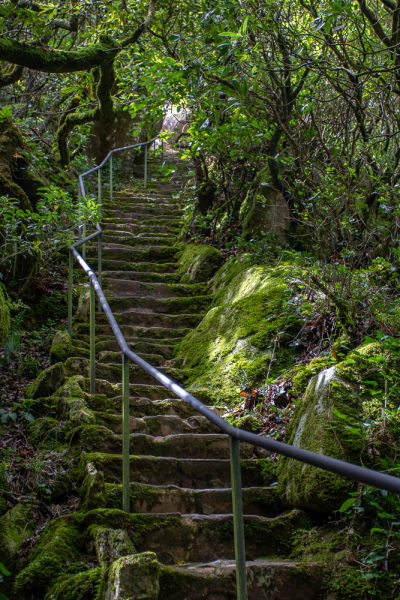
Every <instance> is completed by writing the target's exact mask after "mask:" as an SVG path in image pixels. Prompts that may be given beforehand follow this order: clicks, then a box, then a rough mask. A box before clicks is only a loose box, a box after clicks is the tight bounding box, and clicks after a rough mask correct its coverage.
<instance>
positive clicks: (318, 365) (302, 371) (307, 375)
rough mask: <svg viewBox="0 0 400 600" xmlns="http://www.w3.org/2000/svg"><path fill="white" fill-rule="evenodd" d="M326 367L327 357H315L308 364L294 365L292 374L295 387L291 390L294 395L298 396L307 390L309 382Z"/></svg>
mask: <svg viewBox="0 0 400 600" xmlns="http://www.w3.org/2000/svg"><path fill="white" fill-rule="evenodd" d="M324 367H326V359H325V358H314V359H313V360H311V361H310V362H309V363H308V364H306V365H298V366H296V367H293V368H292V369H291V371H290V375H291V377H292V381H293V387H292V388H291V390H290V393H291V395H292V396H294V397H297V396H300V395H301V394H303V393H304V392H305V391H306V388H307V385H308V382H309V381H310V379H311V378H312V377H314V375H316V374H317V373H319V372H320V371H321V370H322V369H323V368H324Z"/></svg>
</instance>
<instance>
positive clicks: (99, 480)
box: [79, 462, 107, 511]
mask: <svg viewBox="0 0 400 600" xmlns="http://www.w3.org/2000/svg"><path fill="white" fill-rule="evenodd" d="M106 505H107V499H106V491H105V485H104V473H103V471H98V470H97V469H96V467H95V466H94V465H93V464H92V463H90V462H89V463H87V465H86V477H85V479H84V480H83V484H82V487H81V489H80V502H79V510H82V511H88V510H92V509H95V508H104V507H105V506H106Z"/></svg>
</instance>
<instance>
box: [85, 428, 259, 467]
mask: <svg viewBox="0 0 400 600" xmlns="http://www.w3.org/2000/svg"><path fill="white" fill-rule="evenodd" d="M129 440H130V452H131V453H132V454H139V455H140V454H142V455H145V456H150V455H151V456H157V457H160V456H166V457H174V458H215V457H218V458H229V456H230V451H229V438H228V436H227V435H224V434H214V433H210V434H196V433H181V434H178V435H167V436H165V437H155V436H151V435H146V434H143V433H131V434H130V436H129ZM78 442H79V445H80V447H81V448H82V450H84V451H86V452H110V453H111V454H121V452H122V436H121V435H118V434H116V433H113V432H112V431H111V430H109V429H107V428H106V427H101V426H97V425H86V426H85V427H84V428H83V429H82V430H80V432H79V435H78V434H76V435H75V437H74V441H73V443H74V444H75V445H76V444H77V443H78ZM253 455H254V447H253V446H252V445H251V444H247V443H245V442H240V456H241V458H242V459H246V458H252V457H253Z"/></svg>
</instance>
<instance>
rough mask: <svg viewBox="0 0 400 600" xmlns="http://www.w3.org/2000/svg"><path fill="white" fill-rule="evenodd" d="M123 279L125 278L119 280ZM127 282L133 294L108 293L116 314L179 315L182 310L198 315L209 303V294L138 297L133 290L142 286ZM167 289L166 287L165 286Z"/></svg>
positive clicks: (107, 296)
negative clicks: (183, 296)
mask: <svg viewBox="0 0 400 600" xmlns="http://www.w3.org/2000/svg"><path fill="white" fill-rule="evenodd" d="M119 281H123V280H119ZM129 283H134V282H127V288H128V289H127V291H129V287H130V288H131V291H132V295H128V294H126V296H123V297H120V296H118V297H114V296H109V295H108V294H106V298H107V301H108V304H109V305H110V308H111V310H112V312H113V313H114V316H115V315H118V314H120V313H123V314H126V313H127V312H130V313H136V312H140V313H145V314H149V315H152V314H153V315H154V316H155V315H158V314H159V313H161V314H164V315H169V316H172V315H179V314H180V313H181V312H184V313H188V314H193V315H196V314H197V313H199V312H201V313H202V312H204V309H205V308H206V307H207V305H208V304H209V298H208V297H207V296H192V297H189V298H177V297H146V296H140V297H137V296H136V295H135V294H134V293H133V292H134V289H135V288H136V289H137V288H140V285H139V286H135V285H132V286H129V285H128V284H129ZM115 287H116V288H117V289H121V287H123V285H122V286H120V285H118V286H114V289H115ZM164 289H165V288H164Z"/></svg>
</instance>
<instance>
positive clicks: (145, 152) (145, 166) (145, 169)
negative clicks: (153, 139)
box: [144, 144, 147, 188]
mask: <svg viewBox="0 0 400 600" xmlns="http://www.w3.org/2000/svg"><path fill="white" fill-rule="evenodd" d="M144 187H145V188H147V144H146V146H145V147H144Z"/></svg>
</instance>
